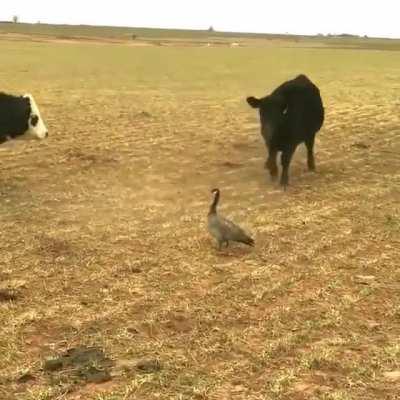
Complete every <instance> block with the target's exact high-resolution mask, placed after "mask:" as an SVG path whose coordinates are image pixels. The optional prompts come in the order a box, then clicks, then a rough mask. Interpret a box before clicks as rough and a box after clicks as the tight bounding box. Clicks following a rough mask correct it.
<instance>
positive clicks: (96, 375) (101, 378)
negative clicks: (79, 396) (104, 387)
mask: <svg viewBox="0 0 400 400" xmlns="http://www.w3.org/2000/svg"><path fill="white" fill-rule="evenodd" d="M80 375H81V376H82V377H84V378H85V380H86V381H87V382H89V383H104V382H108V381H110V380H111V374H110V372H109V371H108V370H103V369H98V368H96V367H93V366H91V367H89V368H88V369H86V370H84V371H80Z"/></svg>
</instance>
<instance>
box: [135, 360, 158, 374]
mask: <svg viewBox="0 0 400 400" xmlns="http://www.w3.org/2000/svg"><path fill="white" fill-rule="evenodd" d="M136 368H137V369H138V370H140V371H143V372H146V373H148V374H150V373H152V372H157V371H160V370H161V364H160V362H159V361H158V360H157V359H148V360H140V361H139V362H138V363H137V364H136Z"/></svg>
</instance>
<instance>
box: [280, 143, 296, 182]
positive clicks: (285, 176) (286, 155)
mask: <svg viewBox="0 0 400 400" xmlns="http://www.w3.org/2000/svg"><path fill="white" fill-rule="evenodd" d="M295 150H296V147H290V148H288V149H285V150H283V151H282V156H281V163H282V175H281V185H282V186H283V188H284V189H285V190H286V187H287V185H288V184H289V165H290V161H291V160H292V157H293V154H294V151H295Z"/></svg>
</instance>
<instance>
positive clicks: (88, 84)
mask: <svg viewBox="0 0 400 400" xmlns="http://www.w3.org/2000/svg"><path fill="white" fill-rule="evenodd" d="M0 50H1V54H2V63H3V67H2V70H1V72H0V77H1V78H2V82H3V87H2V89H4V90H7V91H17V92H20V91H21V92H22V91H25V90H27V88H29V90H30V91H32V92H33V93H34V94H35V97H37V100H38V102H39V103H40V104H41V110H42V113H43V115H44V116H45V117H46V120H47V123H48V125H49V129H50V139H49V140H48V141H46V142H43V143H24V144H19V145H16V146H13V147H11V148H4V149H2V150H0V157H1V158H0V159H1V169H0V204H1V209H0V228H1V229H0V243H1V246H2V249H1V252H0V279H1V280H0V289H1V290H2V291H3V292H2V293H3V294H4V293H5V294H7V293H8V294H9V295H12V296H14V300H12V299H11V300H10V299H5V300H4V301H3V297H4V296H2V297H0V397H1V399H3V400H9V399H10V400H11V399H18V400H45V399H68V400H72V399H85V400H91V399H93V400H94V399H96V400H122V399H149V400H150V399H177V400H178V399H182V400H183V399H204V400H206V399H208V400H224V399H227V400H228V399H229V400H230V399H238V400H240V399H246V400H262V399H263V400H264V399H265V400H266V399H321V400H322V399H323V400H328V399H329V400H350V399H351V400H354V399H360V400H361V399H362V400H375V399H392V400H394V399H396V398H398V393H399V391H400V386H399V385H400V381H399V380H396V378H395V377H396V374H392V375H387V373H388V372H393V371H398V370H400V361H399V360H400V341H399V337H400V323H399V322H400V308H399V289H400V272H399V268H398V256H399V251H398V249H399V244H400V239H399V236H400V212H399V199H400V197H399V194H400V193H399V183H400V175H399V170H400V158H399V154H400V140H399V133H400V128H399V127H400V103H399V97H398V93H399V88H400V85H399V83H398V82H399V79H400V70H399V68H398V65H400V57H399V55H398V54H397V53H387V52H374V51H363V52H357V51H351V50H348V51H340V50H315V49H309V50H305V49H280V48H271V49H269V50H265V49H262V50H261V49H255V48H251V49H219V50H218V51H216V50H215V49H185V50H184V49H174V48H168V49H139V48H138V49H132V48H128V47H124V46H100V45H91V46H90V45H83V44H82V45H76V44H75V45H71V44H68V45H61V44H43V43H42V44H38V43H35V44H33V43H29V42H26V43H25V42H20V43H18V44H16V43H8V42H5V41H3V42H1V43H0ZM298 72H305V73H307V74H309V75H310V76H311V77H312V78H313V79H314V80H315V81H316V82H317V83H318V84H319V86H320V88H321V91H322V94H323V97H324V99H325V104H326V109H327V118H326V124H325V126H324V128H323V130H322V132H321V134H320V136H319V139H318V143H317V168H318V172H317V173H315V174H309V173H307V172H306V168H305V157H304V154H305V152H304V150H303V149H299V150H298V152H297V154H296V157H295V160H294V162H293V165H292V170H291V184H292V185H291V187H290V190H288V192H286V193H284V192H282V191H281V190H280V189H279V188H277V187H276V186H274V185H273V184H271V183H270V182H269V181H268V179H267V178H266V174H265V171H264V170H263V169H262V166H263V158H264V153H265V150H264V148H263V144H262V141H261V139H260V138H259V135H258V121H257V116H256V115H255V114H254V112H253V110H251V109H250V108H248V107H247V106H246V104H245V102H244V98H245V97H246V96H247V95H249V94H255V95H261V94H263V93H265V91H267V90H269V89H272V88H273V87H274V86H275V85H277V84H278V83H280V82H281V80H282V79H286V78H288V77H291V76H293V75H294V74H296V73H298ZM215 186H219V187H220V188H221V190H222V210H223V211H224V213H226V214H228V215H230V216H232V217H233V218H234V219H235V220H236V221H240V222H241V223H242V224H243V225H244V226H246V227H247V228H248V229H249V230H250V231H252V232H253V233H254V236H255V239H256V247H255V249H247V248H243V247H241V246H233V247H232V248H230V249H229V250H228V251H223V252H221V253H218V252H217V251H216V250H215V248H214V244H213V243H212V242H211V240H210V238H209V237H208V235H207V233H206V231H205V214H206V212H207V208H208V204H209V201H210V193H209V190H210V189H211V188H212V187H215ZM84 345H86V346H98V347H100V348H102V349H104V351H105V353H106V354H107V356H109V357H110V358H112V359H113V360H114V362H115V368H114V370H113V379H112V380H111V381H109V382H106V383H103V384H97V385H96V384H84V382H82V381H81V380H74V379H72V378H71V377H70V375H68V374H65V375H63V373H61V374H52V373H49V372H44V371H43V370H42V365H43V364H42V363H43V360H44V359H46V358H48V357H51V356H55V355H56V354H60V353H63V352H64V351H65V350H66V349H69V348H72V347H78V346H84ZM148 358H149V359H155V360H158V361H159V363H160V364H161V370H156V371H154V372H152V373H144V372H143V371H141V370H138V369H137V368H136V367H135V365H136V361H137V360H142V359H148ZM118 365H120V366H121V365H125V367H124V368H119V367H118ZM121 371H122V372H121ZM27 374H28V375H27ZM21 376H28V377H30V378H29V379H27V378H26V379H19V378H21ZM21 380H22V382H21Z"/></svg>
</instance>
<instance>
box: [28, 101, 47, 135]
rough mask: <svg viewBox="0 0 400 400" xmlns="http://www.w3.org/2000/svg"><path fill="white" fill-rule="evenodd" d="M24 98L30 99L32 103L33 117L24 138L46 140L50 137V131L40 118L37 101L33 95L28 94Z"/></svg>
mask: <svg viewBox="0 0 400 400" xmlns="http://www.w3.org/2000/svg"><path fill="white" fill-rule="evenodd" d="M24 97H25V98H28V99H29V102H30V103H31V115H30V116H29V120H28V130H27V131H26V132H25V135H24V136H28V137H29V136H30V137H33V138H35V139H45V138H46V137H47V136H48V131H47V128H46V125H45V124H44V122H43V120H42V117H41V116H40V111H39V108H38V106H37V104H36V102H35V99H34V98H33V96H32V95H31V94H26V95H24Z"/></svg>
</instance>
